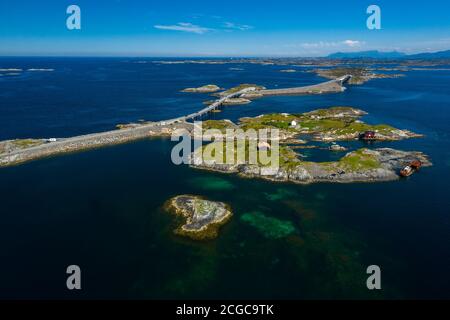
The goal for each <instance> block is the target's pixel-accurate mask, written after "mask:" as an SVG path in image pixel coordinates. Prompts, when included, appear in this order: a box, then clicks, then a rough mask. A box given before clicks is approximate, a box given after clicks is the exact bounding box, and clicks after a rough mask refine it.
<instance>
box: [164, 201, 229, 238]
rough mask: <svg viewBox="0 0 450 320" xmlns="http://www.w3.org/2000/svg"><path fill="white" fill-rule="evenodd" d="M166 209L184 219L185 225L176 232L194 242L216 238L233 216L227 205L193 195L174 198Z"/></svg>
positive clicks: (166, 204) (167, 203) (165, 206)
mask: <svg viewBox="0 0 450 320" xmlns="http://www.w3.org/2000/svg"><path fill="white" fill-rule="evenodd" d="M164 208H165V210H166V211H168V212H171V213H173V214H175V215H178V216H181V217H183V219H184V223H183V224H182V225H181V226H179V227H177V228H176V229H175V231H174V232H175V233H176V234H178V235H182V236H186V237H189V238H191V239H193V240H208V239H214V238H216V237H217V236H218V231H219V229H220V227H221V226H222V225H224V224H225V223H227V222H228V221H229V220H230V218H231V216H232V215H233V214H232V212H231V209H230V208H229V206H228V205H226V204H225V203H223V202H214V201H210V200H206V199H203V198H202V197H200V196H193V195H179V196H176V197H173V198H171V199H170V200H168V201H167V202H166V203H165V205H164Z"/></svg>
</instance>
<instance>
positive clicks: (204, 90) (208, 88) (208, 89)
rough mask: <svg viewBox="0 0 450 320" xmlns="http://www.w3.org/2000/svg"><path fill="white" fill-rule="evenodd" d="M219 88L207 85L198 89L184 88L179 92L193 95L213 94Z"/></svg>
mask: <svg viewBox="0 0 450 320" xmlns="http://www.w3.org/2000/svg"><path fill="white" fill-rule="evenodd" d="M219 90H220V87H218V86H216V85H214V84H208V85H206V86H201V87H198V88H186V89H184V90H182V91H181V92H194V93H213V92H216V91H219Z"/></svg>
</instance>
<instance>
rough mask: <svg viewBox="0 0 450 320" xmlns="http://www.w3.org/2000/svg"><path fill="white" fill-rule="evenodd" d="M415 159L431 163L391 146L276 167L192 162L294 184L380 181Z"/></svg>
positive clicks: (393, 177)
mask: <svg viewBox="0 0 450 320" xmlns="http://www.w3.org/2000/svg"><path fill="white" fill-rule="evenodd" d="M414 160H419V161H420V162H421V163H422V166H423V167H428V166H431V165H432V164H431V162H430V161H429V160H428V157H427V156H426V155H425V154H423V153H422V152H417V151H400V150H395V149H391V148H379V149H374V150H370V149H366V148H363V149H359V150H356V151H352V152H349V153H347V154H346V155H345V156H344V157H342V158H341V159H340V160H339V161H334V162H310V161H299V160H292V161H291V162H287V163H282V164H281V165H280V166H279V167H277V168H270V170H269V169H268V168H265V167H262V166H258V165H255V164H241V165H227V164H218V165H215V164H213V163H209V164H208V165H205V164H197V165H193V166H194V167H196V168H199V169H205V170H214V171H220V172H224V173H235V172H237V173H238V174H239V175H241V176H243V177H248V178H261V179H266V180H272V181H286V182H288V181H289V182H294V183H313V182H339V183H349V182H382V181H392V180H397V179H399V178H400V175H399V171H400V170H401V169H402V168H403V167H404V166H406V165H408V164H409V163H410V162H412V161H414Z"/></svg>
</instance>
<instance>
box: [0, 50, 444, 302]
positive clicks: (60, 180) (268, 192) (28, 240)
mask: <svg viewBox="0 0 450 320" xmlns="http://www.w3.org/2000/svg"><path fill="white" fill-rule="evenodd" d="M230 68H239V69H242V70H230ZM289 68H291V67H289ZM293 68H295V67H293ZM0 69H3V70H4V71H0V139H1V140H4V139H12V138H26V137H32V138H40V137H68V136H73V135H77V134H85V133H92V132H98V131H104V130H109V129H113V128H114V126H115V125H116V124H118V123H126V122H130V121H137V120H139V119H145V120H161V119H166V118H171V117H174V116H179V115H183V114H187V113H191V112H193V111H195V110H198V109H200V108H201V106H202V102H203V101H205V100H209V99H210V97H209V96H208V95H201V94H188V93H181V92H180V90H181V89H184V88H186V87H194V86H200V85H204V84H217V85H219V86H221V87H224V88H226V87H231V86H234V85H238V84H240V83H256V84H260V85H263V86H266V87H268V88H277V87H280V88H282V87H290V86H299V85H307V84H313V83H317V82H321V81H323V79H322V78H319V77H317V76H315V75H314V74H313V73H305V72H297V73H281V72H279V71H280V70H282V69H286V67H282V66H264V65H254V64H238V65H236V64H214V65H205V64H160V63H155V61H152V60H149V59H127V58H115V59H100V58H99V59H93V58H83V59H68V58H67V59H63V58H1V59H0ZM5 69H22V71H11V70H9V71H8V70H6V71H5ZM28 69H49V70H47V71H42V70H41V71H28ZM297 69H298V70H299V71H302V70H305V69H304V68H303V69H302V68H297ZM51 70H52V71H51ZM336 105H345V106H353V107H357V108H361V109H363V110H365V111H367V112H369V115H368V116H366V117H365V120H366V121H367V122H371V123H388V124H391V125H393V126H396V127H399V128H404V129H409V130H412V131H415V132H418V133H422V134H424V135H425V137H424V138H422V139H412V140H407V141H401V142H390V143H378V144H376V145H374V146H373V147H385V146H386V147H394V148H399V149H402V150H417V151H422V152H425V153H426V154H428V155H429V156H430V158H431V160H432V162H433V163H434V166H433V167H431V168H425V169H423V170H422V171H421V172H420V173H418V174H416V175H414V176H412V177H410V178H408V179H405V180H401V181H396V182H390V183H379V184H346V185H341V184H314V185H308V186H303V185H293V184H280V183H269V182H264V181H260V180H250V179H240V178H238V177H236V176H232V175H223V174H217V173H210V172H203V171H199V170H194V169H190V168H188V167H186V166H175V165H173V164H172V163H171V160H170V152H171V147H172V146H173V144H174V143H173V142H171V141H170V140H167V139H148V140H143V141H138V142H134V143H130V144H127V145H120V146H114V147H107V148H102V149H98V150H94V151H89V152H82V153H76V154H70V155H64V156H57V157H53V158H48V159H43V160H39V161H34V162H30V163H27V164H24V165H21V166H16V167H11V168H3V169H0V244H1V245H0V246H1V249H0V262H1V263H0V297H1V298H153V299H159V298H235V299H239V298H329V299H332V298H369V299H380V298H386V299H394V298H395V299H396V298H450V274H449V272H448V270H450V216H449V214H450V210H449V205H450V197H449V186H450V183H449V181H450V125H449V123H450V71H445V70H441V71H432V70H429V71H410V72H406V77H403V78H398V79H380V80H373V81H370V82H368V83H366V84H364V85H362V86H349V88H348V90H347V91H345V92H344V93H342V94H332V95H324V96H308V97H274V98H264V99H259V100H256V101H254V102H253V103H251V104H249V105H244V106H230V107H227V108H226V109H225V110H224V111H223V112H222V113H218V114H214V117H215V118H217V119H220V118H229V119H232V120H237V119H238V118H240V117H243V116H257V115H259V114H262V113H268V112H291V113H294V112H304V111H309V110H313V109H316V108H320V107H328V106H336ZM345 145H346V146H348V147H350V148H351V149H355V148H359V147H361V146H362V145H361V143H360V142H352V143H346V144H345ZM302 154H303V155H304V156H306V157H307V159H310V160H330V159H336V158H338V157H339V156H341V155H342V154H340V155H330V154H329V153H328V152H320V151H311V150H306V151H303V150H302ZM185 193H188V194H198V195H202V196H206V197H208V198H210V199H212V200H218V201H224V202H226V203H228V204H229V205H230V206H231V207H232V209H233V212H234V216H233V218H232V220H231V222H230V223H229V224H227V225H226V226H225V227H224V228H223V229H222V230H221V232H220V235H219V237H218V239H216V240H214V241H209V242H200V243H199V242H194V241H190V240H187V239H183V238H180V237H178V236H175V235H174V234H173V232H172V231H173V229H174V227H175V224H176V222H175V221H174V219H173V217H172V216H170V215H168V214H167V213H165V212H164V211H163V210H162V205H163V204H164V202H165V201H166V200H167V199H169V198H170V197H172V196H175V195H178V194H185ZM243 216H245V217H250V218H251V219H255V217H259V219H256V220H255V223H249V219H246V218H244V219H243V218H242V217H243ZM286 225H287V226H290V227H292V226H293V227H294V231H293V232H291V233H290V234H288V235H286V234H283V232H282V227H283V226H286ZM280 228H281V230H280ZM291 229H292V228H291ZM72 264H76V265H79V266H80V267H81V270H82V290H81V291H76V292H73V291H69V290H67V289H66V277H67V274H66V267H67V266H68V265H72ZM369 265H378V266H380V268H381V272H382V290H380V291H369V290H367V288H366V278H367V276H368V275H367V274H366V268H367V266H369Z"/></svg>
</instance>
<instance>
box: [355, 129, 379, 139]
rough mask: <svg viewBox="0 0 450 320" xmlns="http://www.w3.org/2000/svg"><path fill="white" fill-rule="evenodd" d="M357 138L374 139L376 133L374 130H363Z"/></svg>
mask: <svg viewBox="0 0 450 320" xmlns="http://www.w3.org/2000/svg"><path fill="white" fill-rule="evenodd" d="M359 138H360V139H361V140H375V139H376V133H375V131H365V132H363V133H361V134H360V135H359Z"/></svg>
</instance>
